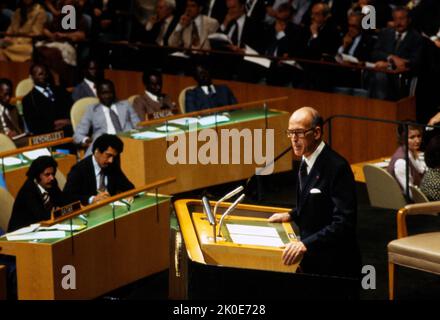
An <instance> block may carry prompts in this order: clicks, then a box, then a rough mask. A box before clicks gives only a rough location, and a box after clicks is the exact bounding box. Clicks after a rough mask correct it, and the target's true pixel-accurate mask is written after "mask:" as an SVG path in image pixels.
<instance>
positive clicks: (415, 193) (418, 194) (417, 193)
mask: <svg viewBox="0 0 440 320" xmlns="http://www.w3.org/2000/svg"><path fill="white" fill-rule="evenodd" d="M410 189H411V194H412V199H413V201H414V203H423V202H429V199H428V197H426V196H425V194H424V193H423V192H422V190H420V188H418V187H415V186H410Z"/></svg>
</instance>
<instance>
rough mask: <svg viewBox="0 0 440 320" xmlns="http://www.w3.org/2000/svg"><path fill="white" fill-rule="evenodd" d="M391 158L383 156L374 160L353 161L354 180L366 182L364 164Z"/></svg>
mask: <svg viewBox="0 0 440 320" xmlns="http://www.w3.org/2000/svg"><path fill="white" fill-rule="evenodd" d="M389 160H390V157H382V158H378V159H374V160H369V161H364V162H359V163H353V164H352V165H351V170H352V171H353V174H354V180H355V181H356V182H362V183H365V175H364V165H366V164H372V163H378V162H386V161H389Z"/></svg>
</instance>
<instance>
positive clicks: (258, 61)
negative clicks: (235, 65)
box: [243, 45, 272, 68]
mask: <svg viewBox="0 0 440 320" xmlns="http://www.w3.org/2000/svg"><path fill="white" fill-rule="evenodd" d="M244 53H245V54H256V55H258V54H259V53H258V52H257V51H255V50H254V49H252V48H251V47H249V46H248V45H246V48H245V51H244ZM243 60H245V61H249V62H252V63H255V64H258V65H260V66H262V67H265V68H269V67H270V64H271V63H272V61H271V60H270V59H267V58H261V57H250V56H244V58H243Z"/></svg>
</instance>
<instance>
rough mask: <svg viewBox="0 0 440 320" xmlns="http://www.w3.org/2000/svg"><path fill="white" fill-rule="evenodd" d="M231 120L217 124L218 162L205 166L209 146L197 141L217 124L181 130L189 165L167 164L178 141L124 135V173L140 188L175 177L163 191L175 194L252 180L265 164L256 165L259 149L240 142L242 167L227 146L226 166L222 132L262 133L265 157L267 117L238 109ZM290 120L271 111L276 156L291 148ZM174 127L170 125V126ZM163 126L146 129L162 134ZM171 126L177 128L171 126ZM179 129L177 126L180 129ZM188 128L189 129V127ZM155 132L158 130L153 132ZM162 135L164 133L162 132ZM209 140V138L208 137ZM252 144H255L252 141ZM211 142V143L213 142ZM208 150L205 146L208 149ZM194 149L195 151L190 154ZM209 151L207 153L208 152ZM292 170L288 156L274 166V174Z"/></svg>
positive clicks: (270, 122)
mask: <svg viewBox="0 0 440 320" xmlns="http://www.w3.org/2000/svg"><path fill="white" fill-rule="evenodd" d="M230 117H231V119H230V121H228V122H224V123H218V126H217V133H219V135H218V137H219V139H218V141H217V142H218V149H217V151H218V160H219V161H218V162H219V163H217V164H215V163H207V164H202V163H200V162H199V160H198V157H197V155H198V153H200V152H201V148H202V147H203V146H205V145H206V144H207V142H206V141H207V140H210V139H211V138H209V139H207V140H205V141H197V140H198V139H200V137H197V133H198V132H200V129H205V128H210V129H215V128H216V127H215V125H209V126H202V127H200V126H199V127H198V131H197V132H195V131H190V132H188V130H185V127H184V126H181V128H182V130H184V131H180V132H181V133H180V134H179V135H180V136H181V137H182V138H183V134H184V138H183V139H182V140H184V141H185V142H184V143H185V149H186V154H185V159H186V163H185V164H182V163H177V164H170V163H169V162H168V161H167V157H166V155H167V151H168V147H169V146H170V145H175V144H177V139H176V138H175V139H174V141H166V138H165V137H162V138H156V139H134V138H132V136H131V135H130V134H129V133H128V134H127V133H125V134H121V135H120V137H121V139H122V140H123V142H124V152H123V153H122V156H121V165H122V170H123V171H124V172H125V174H126V175H127V177H128V178H129V179H130V180H131V181H132V182H133V183H134V184H135V185H136V186H140V185H143V184H146V183H149V182H151V181H155V180H160V179H162V178H164V177H167V176H175V177H176V178H177V181H176V182H175V183H173V184H170V185H168V186H165V187H164V188H163V189H161V192H163V193H166V194H175V193H180V192H185V191H190V190H195V189H199V188H204V187H208V186H212V185H217V184H222V183H227V182H232V181H238V180H243V179H247V178H249V177H251V176H252V175H254V174H255V172H256V169H257V168H260V167H263V166H264V163H263V164H261V163H260V164H257V163H256V161H255V157H254V153H256V150H255V149H256V148H255V146H254V150H252V149H249V148H252V146H250V145H249V144H247V145H245V143H244V142H243V141H244V139H243V138H241V139H240V155H239V156H240V161H239V162H240V164H234V163H233V161H232V152H231V150H232V144H233V143H230V144H229V146H228V150H227V151H228V154H226V156H228V158H227V160H228V161H227V163H228V164H226V163H225V164H222V163H221V162H222V159H223V158H222V148H221V147H220V146H221V141H220V140H221V139H222V138H221V134H220V132H221V130H223V129H237V130H239V131H241V130H244V129H249V130H251V132H254V131H253V130H254V129H260V130H261V129H263V130H262V137H263V139H262V140H263V141H262V145H261V146H259V147H262V149H263V150H262V154H263V155H265V154H266V150H265V146H266V137H265V130H264V128H265V125H266V119H265V117H264V111H263V110H262V109H261V108H260V109H249V110H237V111H234V112H231V113H230ZM288 119H289V113H287V112H283V111H276V110H270V111H269V112H268V118H267V125H268V127H267V128H268V129H274V157H275V156H276V155H278V154H280V153H281V152H282V151H284V150H285V149H286V148H288V147H289V146H290V141H289V139H288V138H287V137H286V134H285V129H286V128H287V123H288ZM169 125H170V126H171V124H169ZM159 126H162V127H163V126H164V124H162V125H156V126H152V127H149V128H145V129H143V130H144V131H145V130H149V131H152V132H156V133H159V132H160V131H159V130H157V129H156V128H157V127H159ZM172 126H175V125H174V124H172ZM177 127H178V126H177ZM186 128H187V127H186ZM154 130H156V131H154ZM162 133H163V131H162ZM252 136H253V141H255V136H254V135H252ZM194 137H195V140H196V144H197V146H196V148H194V149H195V150H194V149H191V145H190V144H191V142H187V141H190V139H192V138H194ZM205 139H206V137H205ZM229 140H232V139H229ZM253 141H252V142H253ZM210 142H211V141H210ZM205 148H206V146H205ZM246 148H247V151H249V150H250V151H253V152H252V159H251V163H245V161H244V156H243V153H244V152H243V150H245V149H246ZM191 150H192V151H191ZM205 152H206V150H205ZM248 153H249V152H248ZM190 157H192V158H193V159H194V158H195V160H196V161H195V162H194V163H191V160H190ZM291 168H292V157H291V156H289V155H286V156H284V157H283V158H281V159H280V160H279V161H277V162H276V163H275V167H274V172H282V171H288V170H291Z"/></svg>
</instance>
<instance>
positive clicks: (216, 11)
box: [203, 0, 228, 23]
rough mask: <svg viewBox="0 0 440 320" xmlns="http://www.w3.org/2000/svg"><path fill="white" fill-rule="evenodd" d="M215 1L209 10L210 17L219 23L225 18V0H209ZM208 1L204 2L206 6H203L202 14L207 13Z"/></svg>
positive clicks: (226, 9) (226, 10)
mask: <svg viewBox="0 0 440 320" xmlns="http://www.w3.org/2000/svg"><path fill="white" fill-rule="evenodd" d="M211 1H215V3H214V6H213V7H212V11H211V15H210V17H211V18H214V19H216V20H217V21H218V22H219V23H222V22H223V20H224V19H225V16H226V13H227V12H228V8H227V7H226V0H211ZM209 5H210V1H207V2H206V6H205V7H204V8H203V14H206V15H207V14H208V13H209V12H208V11H209Z"/></svg>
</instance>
